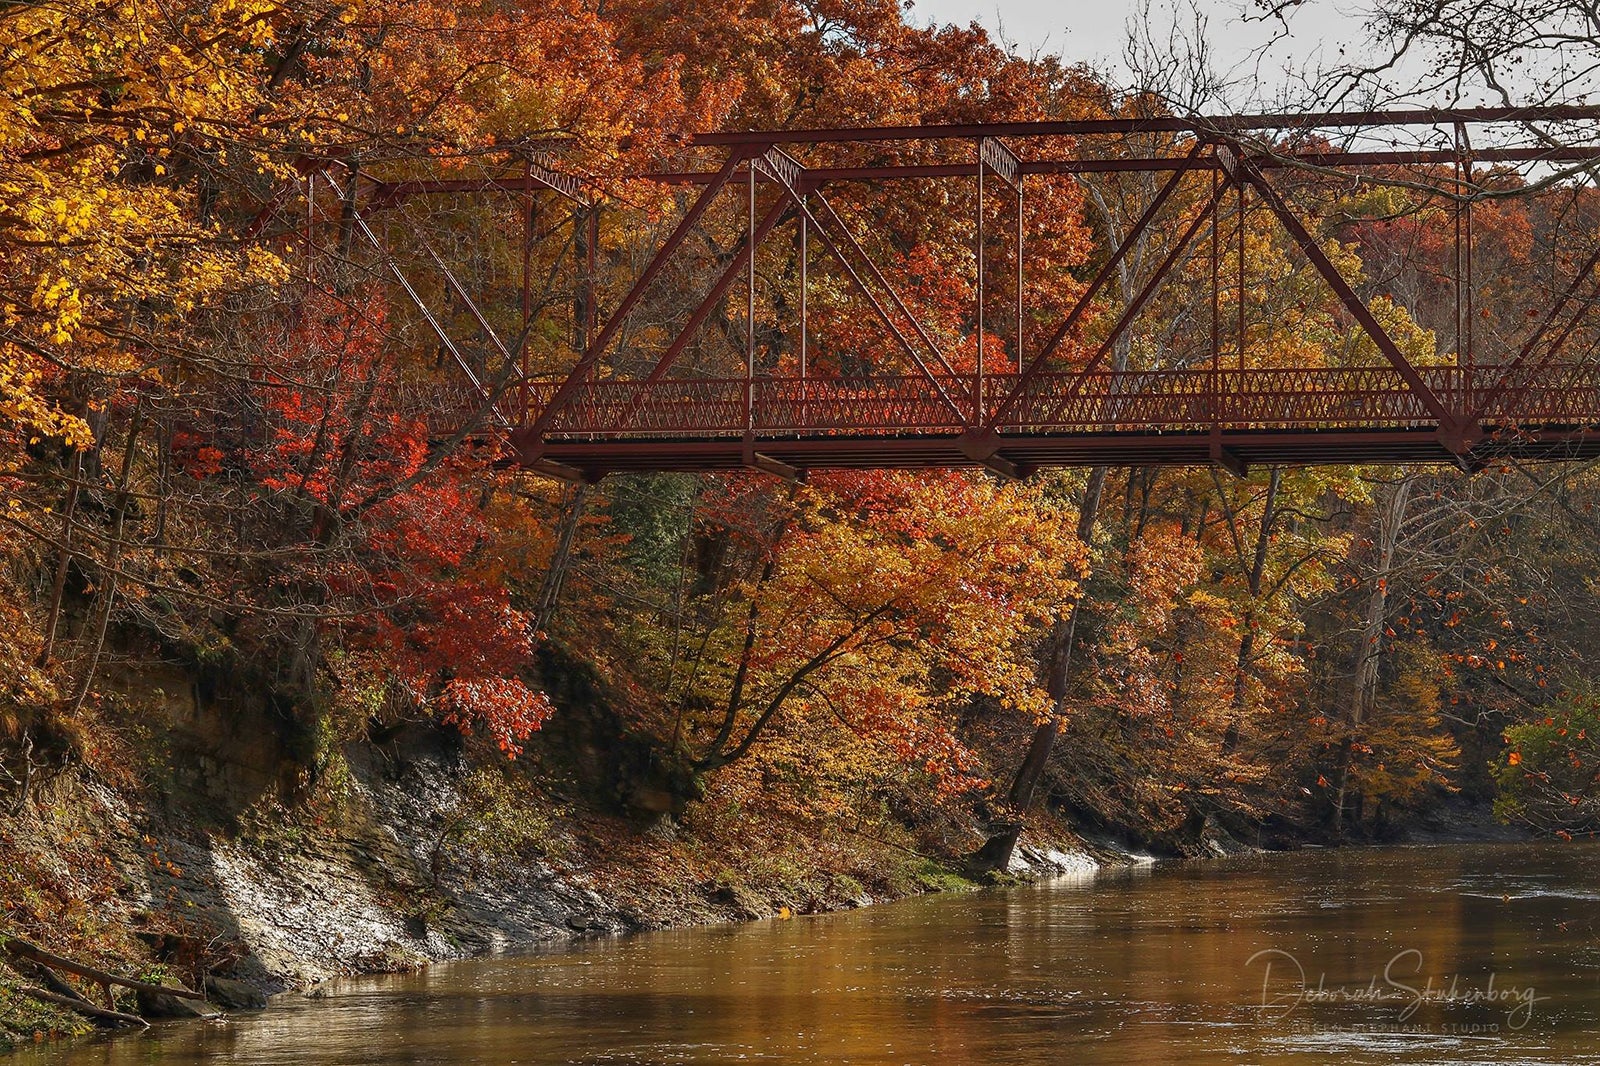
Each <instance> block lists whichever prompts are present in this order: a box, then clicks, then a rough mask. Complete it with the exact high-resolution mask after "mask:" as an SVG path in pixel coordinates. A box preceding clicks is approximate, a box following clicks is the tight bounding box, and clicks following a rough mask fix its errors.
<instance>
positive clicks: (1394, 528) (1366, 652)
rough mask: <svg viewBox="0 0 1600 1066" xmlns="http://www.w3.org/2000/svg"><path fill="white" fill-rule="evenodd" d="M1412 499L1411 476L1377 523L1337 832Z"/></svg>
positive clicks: (1372, 693) (1393, 492)
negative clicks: (1391, 576)
mask: <svg viewBox="0 0 1600 1066" xmlns="http://www.w3.org/2000/svg"><path fill="white" fill-rule="evenodd" d="M1410 497H1411V475H1410V474H1407V475H1406V476H1405V477H1404V478H1402V479H1401V481H1400V482H1399V483H1398V484H1396V485H1395V486H1393V487H1392V488H1391V489H1390V490H1389V498H1388V500H1387V501H1386V503H1385V505H1384V509H1383V513H1382V515H1381V516H1380V518H1379V523H1378V566H1377V571H1376V573H1374V574H1373V576H1372V591H1371V593H1370V594H1369V595H1368V596H1367V610H1366V616H1365V617H1364V618H1363V619H1362V626H1361V637H1360V640H1359V642H1358V643H1357V646H1356V668H1355V673H1354V676H1353V678H1352V684H1351V691H1350V728H1349V731H1348V734H1347V735H1346V737H1345V740H1344V744H1343V745H1342V746H1341V749H1340V752H1339V787H1338V791H1337V793H1336V794H1335V798H1334V808H1333V817H1334V829H1335V830H1336V831H1337V832H1339V833H1340V834H1343V832H1344V827H1345V804H1346V799H1347V795H1348V792H1349V785H1350V755H1351V749H1352V746H1353V745H1354V744H1355V739H1356V732H1357V731H1358V730H1359V729H1360V728H1361V726H1362V724H1363V723H1364V722H1366V720H1367V716H1368V715H1369V714H1371V713H1372V705H1373V701H1374V700H1375V699H1376V697H1377V690H1378V667H1379V666H1380V665H1381V662H1382V658H1383V655H1382V652H1383V621H1384V617H1385V615H1386V614H1387V612H1388V605H1389V572H1390V570H1391V569H1392V568H1393V566H1394V553H1395V546H1396V545H1397V544H1398V543H1399V540H1400V527H1401V526H1403V525H1404V524H1405V518H1406V504H1407V503H1408V502H1409V500H1410Z"/></svg>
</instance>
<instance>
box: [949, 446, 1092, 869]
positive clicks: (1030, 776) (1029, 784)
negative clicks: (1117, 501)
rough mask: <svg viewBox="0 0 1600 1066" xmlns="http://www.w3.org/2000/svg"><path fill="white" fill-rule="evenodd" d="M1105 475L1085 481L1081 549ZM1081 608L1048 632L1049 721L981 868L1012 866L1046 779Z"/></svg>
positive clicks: (984, 850)
mask: <svg viewBox="0 0 1600 1066" xmlns="http://www.w3.org/2000/svg"><path fill="white" fill-rule="evenodd" d="M1106 472H1107V468H1106V467H1103V466H1097V467H1095V468H1094V469H1093V470H1092V471H1091V472H1090V474H1089V483H1088V484H1087V485H1085V486H1084V490H1083V506H1082V507H1081V508H1080V509H1079V511H1078V540H1079V541H1081V542H1082V543H1083V544H1085V545H1087V544H1089V543H1090V542H1091V541H1092V540H1093V538H1094V527H1095V519H1096V517H1097V516H1098V515H1099V513H1100V498H1101V497H1102V496H1103V495H1104V494H1105V487H1106ZM1082 604H1083V597H1082V596H1081V595H1080V596H1079V597H1078V598H1077V600H1075V601H1074V602H1073V604H1072V610H1071V611H1069V612H1068V613H1067V617H1066V618H1064V619H1061V620H1059V621H1057V622H1056V624H1055V625H1054V626H1053V627H1052V628H1051V630H1050V637H1049V639H1048V641H1047V642H1046V645H1045V654H1044V661H1045V663H1046V664H1047V671H1048V672H1047V674H1046V676H1045V691H1046V693H1048V694H1049V696H1050V701H1051V709H1050V717H1049V718H1047V719H1045V721H1043V722H1041V723H1039V725H1038V726H1037V727H1036V728H1035V729H1034V731H1033V739H1032V740H1030V741H1029V742H1028V750H1027V753H1026V754H1024V755H1023V757H1022V765H1021V766H1019V767H1018V768H1017V775H1016V777H1015V778H1013V779H1012V781H1011V788H1010V790H1009V791H1008V792H1007V794H1006V803H1007V804H1008V805H1009V806H1010V808H1011V811H1012V817H1011V818H1009V819H1007V820H1006V821H1004V822H1001V823H999V824H997V825H995V826H994V827H993V832H992V834H991V835H990V837H989V839H988V840H986V841H984V844H983V847H981V848H979V849H978V853H977V854H976V855H975V856H973V863H974V865H976V866H977V867H979V868H980V869H987V870H1004V869H1005V868H1006V867H1007V866H1009V865H1010V864H1011V852H1012V851H1013V850H1014V849H1015V848H1016V846H1017V838H1018V837H1019V836H1021V835H1022V828H1023V816H1024V815H1026V814H1027V812H1028V811H1029V809H1031V808H1032V807H1033V801H1034V796H1035V794H1036V793H1037V792H1038V789H1039V781H1040V780H1041V779H1042V778H1043V777H1044V771H1045V767H1046V766H1048V765H1049V763H1050V753H1051V752H1052V751H1053V750H1055V744H1056V737H1057V736H1058V735H1059V734H1060V732H1061V723H1062V721H1063V719H1064V718H1065V716H1066V710H1067V706H1066V705H1067V692H1068V678H1069V676H1070V673H1071V669H1072V646H1073V638H1074V635H1075V634H1076V632H1077V628H1078V612H1079V610H1081V608H1082Z"/></svg>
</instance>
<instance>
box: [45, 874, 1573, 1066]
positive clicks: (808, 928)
mask: <svg viewBox="0 0 1600 1066" xmlns="http://www.w3.org/2000/svg"><path fill="white" fill-rule="evenodd" d="M1597 919H1600V846H1596V845H1593V844H1565V845H1560V844H1543V845H1473V846H1449V847H1432V848H1399V849H1382V850H1366V851H1354V850H1353V851H1343V852H1335V851H1307V852H1301V853H1298V854H1289V855H1267V856H1251V857H1247V858H1241V859H1231V860H1223V861H1215V862H1196V863H1174V864H1163V865H1159V866H1156V867H1153V868H1152V867H1144V868H1140V869H1134V870H1119V871H1112V872H1104V873H1102V874H1100V875H1099V876H1098V877H1095V878H1093V879H1088V880H1077V881H1062V882H1057V883H1054V884H1048V885H1043V886H1038V887H1028V888H1020V889H1014V890H1009V891H990V892H980V893H971V894H962V895H948V896H937V897H930V898H924V899H916V900H910V901H907V902H904V903H898V904H894V905H890V906H882V907H872V908H868V909H866V910H861V911H856V912H852V913H847V914H838V915H829V916H822V917H814V918H796V919H793V920H789V921H779V920H772V921H766V922H757V923H754V924H750V925H741V926H722V927H715V928H699V929H686V930H679V931H671V932H663V933H652V934H647V935H641V936H635V937H628V938H621V939H614V940H604V941H592V942H587V943H582V944H578V945H573V946H570V947H566V948H563V949H560V950H552V951H549V952H545V953H541V954H537V955H532V956H523V957H517V958H505V959H496V960H489V961H480V962H468V963H459V964H452V965H444V966H436V967H434V968H432V969H430V970H428V971H427V972H426V973H422V974H418V975H414V976H404V977H381V978H370V979H362V980H353V981H349V982H345V983H342V984H339V985H336V986H334V987H332V988H331V990H330V994H329V997H328V998H327V999H324V1000H319V1001H313V1000H306V999H303V998H298V997H293V996H290V997H284V998H283V999H282V1000H280V1001H278V1002H276V1003H275V1005H274V1007H273V1009H272V1010H270V1011H268V1012H266V1013H264V1014H260V1015H255V1016H238V1017H233V1018H229V1019H227V1020H223V1021H215V1022H207V1023H173V1024H168V1025H162V1026H157V1027H155V1028H153V1029H152V1030H151V1031H150V1032H149V1034H148V1035H144V1036H132V1037H123V1038H119V1039H117V1040H113V1041H106V1042H102V1043H98V1044H91V1045H80V1046H78V1047H75V1048H68V1049H54V1050H44V1051H39V1052H29V1053H27V1054H25V1055H24V1056H22V1061H23V1062H27V1063H30V1064H32V1063H43V1062H48V1063H52V1064H71V1066H86V1064H90V1063H95V1064H107V1066H113V1064H114V1066H126V1064H132V1063H142V1064H143V1063H159V1064H163V1066H179V1064H187V1063H197V1062H228V1063H241V1064H254V1066H266V1064H285V1066H287V1064H290V1063H293V1064H295V1066H335V1064H352V1066H354V1064H381V1063H406V1064H427V1063H496V1064H499V1063H663V1064H665V1063H733V1062H741V1063H745V1062H784V1063H818V1062H847V1063H896V1064H898V1063H908V1064H919V1066H920V1064H924V1063H929V1064H931V1063H940V1064H949V1066H957V1064H964V1063H972V1064H984V1066H988V1064H993V1063H1022V1064H1028V1066H1037V1064H1043V1063H1052V1064H1054V1063H1062V1064H1069V1063H1070V1064H1090V1066H1092V1064H1108V1063H1139V1064H1148V1063H1193V1064H1201V1063H1204V1064H1213V1063H1215V1064H1222V1063H1227V1064H1236V1063H1237V1064H1247V1063H1328V1062H1337V1063H1340V1064H1341V1066H1355V1064H1360V1063H1438V1064H1443V1063H1600V936H1597V932H1600V924H1597ZM1259 953H1265V954H1259ZM1269 963H1270V964H1271V969H1270V972H1269V970H1268V964H1269ZM1302 971H1303V972H1304V979H1303V981H1302V979H1301V977H1300V973H1301V972H1302ZM1302 990H1303V994H1302Z"/></svg>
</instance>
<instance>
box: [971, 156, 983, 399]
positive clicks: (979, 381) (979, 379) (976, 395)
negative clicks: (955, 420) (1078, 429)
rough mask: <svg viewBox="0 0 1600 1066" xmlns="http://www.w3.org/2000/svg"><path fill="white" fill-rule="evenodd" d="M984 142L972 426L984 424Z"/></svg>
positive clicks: (980, 162) (980, 173)
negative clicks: (976, 349)
mask: <svg viewBox="0 0 1600 1066" xmlns="http://www.w3.org/2000/svg"><path fill="white" fill-rule="evenodd" d="M983 170H984V167H983V141H982V140H981V139H980V140H979V141H978V227H977V231H978V247H977V253H978V306H977V333H978V365H977V373H976V375H975V376H974V377H973V380H972V424H973V425H975V426H977V425H982V424H983Z"/></svg>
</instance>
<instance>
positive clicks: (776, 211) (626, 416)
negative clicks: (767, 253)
mask: <svg viewBox="0 0 1600 1066" xmlns="http://www.w3.org/2000/svg"><path fill="white" fill-rule="evenodd" d="M784 207H785V204H784V201H783V200H782V198H779V199H778V200H777V201H775V202H774V203H773V204H772V206H771V207H769V208H767V212H766V214H764V215H762V216H761V218H760V220H759V221H757V222H756V225H755V229H753V230H751V231H750V232H749V233H746V234H745V236H744V240H742V241H740V242H739V244H738V246H737V247H736V248H735V249H734V251H733V254H731V255H730V256H729V257H728V265H727V266H725V267H723V269H722V273H721V274H719V275H717V280H716V281H715V282H714V283H713V284H712V286H711V289H710V291H709V292H707V293H706V295H705V298H704V299H702V300H701V301H700V304H699V306H697V307H696V308H695V309H694V312H693V313H692V314H690V316H689V320H688V321H687V322H685V323H684V324H683V328H682V329H680V330H679V331H678V336H677V338H676V339H675V340H673V342H672V343H671V344H670V345H669V346H668V347H667V350H666V351H664V352H662V353H661V356H660V357H659V358H658V359H657V360H656V365H655V366H654V367H652V368H651V369H650V373H649V374H647V375H646V376H645V378H644V380H642V381H640V382H639V384H638V386H637V387H636V388H635V390H634V396H633V400H632V401H631V402H630V403H629V404H628V406H627V407H626V408H625V409H624V410H623V411H622V412H621V413H620V414H619V415H618V416H617V420H616V425H615V427H614V428H615V429H618V430H622V429H626V428H627V425H628V423H629V422H631V421H632V420H633V419H634V417H635V416H636V415H637V414H638V413H639V409H640V408H641V407H642V406H644V401H645V396H646V395H647V394H648V392H649V390H650V388H651V386H653V385H655V384H656V382H658V381H660V380H661V379H662V377H663V376H665V374H666V372H667V371H668V370H670V369H671V368H672V365H673V364H674V363H676V362H677V361H678V356H679V355H681V354H683V350H684V349H685V348H687V347H688V346H689V342H690V341H692V340H693V339H694V337H695V334H696V333H698V332H699V331H700V327H701V326H703V325H704V324H705V321H706V319H707V318H710V317H711V312H712V311H713V310H714V309H715V308H716V305H717V301H718V300H720V299H722V297H723V294H725V293H726V292H727V291H728V289H729V288H731V287H732V286H733V281H734V279H735V278H737V277H738V276H739V271H740V270H741V269H742V268H743V267H744V266H745V264H746V257H747V256H748V255H749V254H750V249H751V247H752V246H754V245H759V244H760V243H761V238H763V237H765V236H766V235H767V234H768V233H770V232H772V229H773V227H774V226H776V225H777V224H778V221H779V220H780V219H781V218H782V217H783V213H784Z"/></svg>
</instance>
